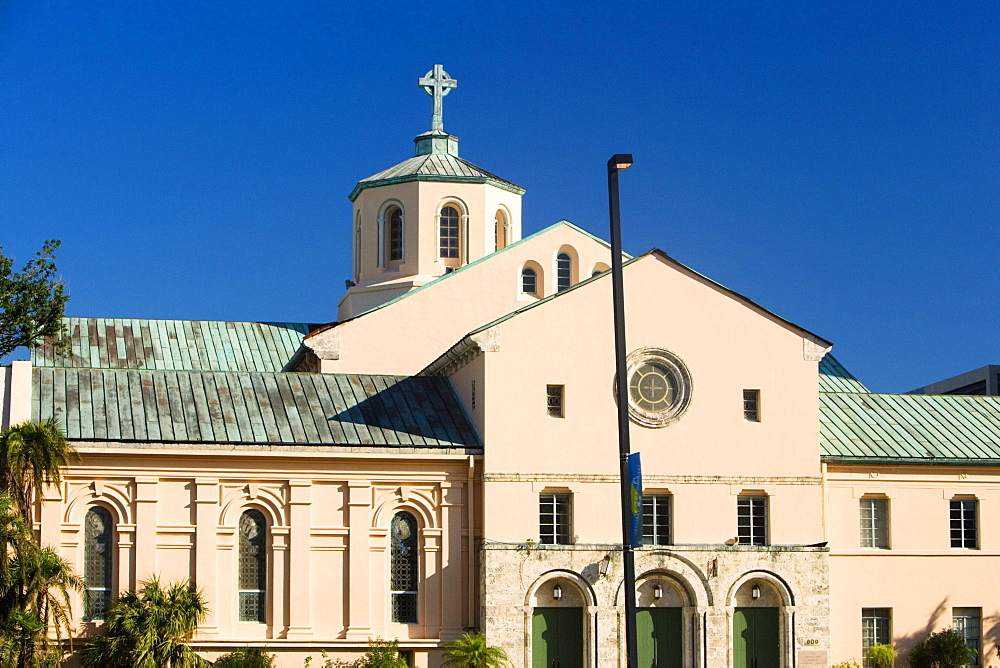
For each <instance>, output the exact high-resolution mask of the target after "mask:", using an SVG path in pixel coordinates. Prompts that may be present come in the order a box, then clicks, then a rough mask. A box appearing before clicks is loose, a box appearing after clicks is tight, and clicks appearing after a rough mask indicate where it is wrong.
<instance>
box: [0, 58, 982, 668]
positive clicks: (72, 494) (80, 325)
mask: <svg viewBox="0 0 1000 668" xmlns="http://www.w3.org/2000/svg"><path fill="white" fill-rule="evenodd" d="M421 85H422V86H424V87H425V88H426V89H427V90H428V92H429V93H431V94H432V98H433V101H434V115H433V116H432V129H431V131H430V132H428V133H425V134H422V135H420V136H418V137H417V138H416V139H415V140H414V141H415V147H416V150H415V155H414V156H413V157H411V158H408V159H407V160H404V161H403V162H401V163H399V164H397V165H395V166H394V167H390V168H389V169H386V170H384V171H382V172H380V173H378V174H376V175H374V176H371V177H369V178H366V179H362V180H361V181H359V182H358V184H357V185H356V186H355V188H354V190H353V191H352V192H351V194H350V201H351V203H352V210H351V218H350V220H351V224H350V227H349V228H347V227H346V226H345V234H347V233H348V231H347V230H348V229H349V234H350V238H351V243H352V248H353V267H352V273H351V277H352V278H351V280H350V281H349V285H348V286H347V289H346V291H345V293H344V295H343V297H342V298H341V299H340V302H339V306H338V313H337V320H336V321H335V322H330V323H327V324H300V323H249V322H225V323H220V322H204V321H164V320H129V319H104V318H67V319H66V323H67V328H68V331H69V334H70V339H71V343H72V351H71V353H70V354H69V355H67V356H59V355H57V354H56V353H55V351H54V350H53V348H52V347H51V346H47V345H43V346H40V347H38V348H37V349H35V350H33V351H32V359H31V361H30V362H15V363H13V364H12V365H11V366H10V367H7V368H5V369H3V374H0V407H2V413H0V420H2V426H6V425H7V424H14V423H17V422H20V421H24V420H28V419H32V420H44V419H49V418H55V419H57V420H58V421H59V422H60V423H61V424H62V425H63V427H64V429H65V431H66V433H67V435H68V437H69V438H70V439H71V441H72V443H73V445H74V446H75V447H76V449H77V450H78V451H79V452H80V455H81V458H80V461H79V462H77V463H75V464H73V465H72V466H71V467H70V469H69V471H68V472H67V474H66V476H65V480H64V483H63V485H62V486H61V487H60V488H58V489H50V490H48V491H47V492H46V494H45V496H44V497H43V498H41V499H40V500H39V503H38V505H37V509H36V523H35V528H36V531H37V533H38V536H39V537H40V539H41V540H42V542H44V543H46V544H51V545H54V546H56V547H58V548H59V550H60V551H61V552H62V553H63V554H64V555H65V556H66V557H67V558H69V559H70V560H71V561H72V562H73V563H74V564H75V565H76V566H77V569H78V570H79V571H80V572H81V573H82V574H84V575H85V577H86V580H87V587H88V589H89V590H90V592H91V602H90V604H89V605H88V606H87V607H86V608H85V607H84V606H83V602H82V600H77V601H76V602H75V605H74V611H75V613H76V620H77V621H76V624H77V626H76V628H77V630H78V634H79V636H81V638H83V637H85V636H88V635H92V634H95V633H100V632H101V617H102V614H103V612H104V610H105V609H106V606H107V604H108V603H109V602H110V601H111V600H112V599H113V598H114V596H115V595H116V594H117V593H119V592H122V591H124V590H127V589H129V588H134V587H136V586H137V584H138V583H140V582H141V581H143V580H144V579H147V578H148V577H150V576H152V575H154V574H156V575H159V576H160V577H161V579H163V580H178V579H181V580H187V579H190V580H191V581H193V582H195V583H196V584H197V586H198V587H200V588H201V589H202V590H203V591H204V593H205V596H206V598H207V599H208V602H209V606H210V608H211V612H210V614H209V617H208V620H207V621H206V623H205V625H204V626H203V627H201V628H199V630H198V632H197V634H196V636H195V638H194V641H193V643H192V644H193V646H194V647H195V648H196V649H198V650H199V651H200V652H202V653H203V654H204V655H205V656H206V657H209V658H211V657H215V656H218V655H220V654H222V653H225V652H227V651H231V650H233V649H235V648H239V647H244V646H247V645H250V646H258V647H267V649H268V650H269V651H270V652H273V653H275V654H277V655H278V657H279V661H280V665H282V666H300V665H302V663H303V661H304V659H305V657H307V656H312V657H314V658H318V657H319V653H320V652H321V651H325V652H327V653H328V654H329V655H330V656H331V657H333V658H339V659H343V660H352V659H354V658H357V657H358V656H360V655H361V654H362V653H363V652H364V650H365V648H366V646H367V641H368V639H369V638H374V637H381V638H386V639H393V638H395V639H398V640H399V645H400V648H401V649H402V650H403V651H404V653H405V655H406V656H407V657H408V658H409V660H410V662H411V665H415V666H426V667H430V666H438V665H440V663H441V661H442V651H441V647H442V645H443V643H445V642H447V641H449V640H452V639H455V638H457V637H459V636H460V635H461V634H462V633H463V632H464V631H467V630H481V631H484V632H485V633H486V635H487V638H488V640H489V641H490V642H491V643H492V644H498V645H500V646H502V647H503V648H504V649H506V650H507V652H508V653H509V655H510V657H511V659H512V661H513V663H514V665H515V666H523V667H526V668H527V667H529V666H530V667H532V668H542V667H544V668H552V667H553V666H558V667H559V668H574V667H577V666H579V667H581V668H582V667H584V666H587V667H602V668H603V667H605V666H608V667H610V666H623V665H624V655H623V650H622V647H623V640H622V639H623V636H624V617H623V615H624V606H623V594H622V585H623V577H622V548H621V526H620V518H621V514H620V506H619V496H618V484H619V482H618V449H617V423H616V405H615V399H614V387H615V359H614V342H613V328H612V324H611V303H612V299H611V276H610V272H609V266H610V263H611V250H610V247H609V245H608V244H607V243H606V242H605V241H603V240H601V239H600V238H598V237H595V236H593V235H592V234H590V233H588V232H586V231H584V230H582V229H580V228H578V227H576V226H574V225H572V224H571V223H568V222H565V221H563V222H560V223H556V224H554V225H552V226H550V227H548V228H545V229H543V230H541V231H539V232H537V233H535V234H532V235H530V236H526V237H524V236H522V223H521V196H522V195H523V194H524V189H523V188H521V187H520V186H517V185H515V184H514V183H512V182H510V181H507V180H505V179H503V178H501V177H499V176H496V175H494V174H492V173H490V172H487V171H485V170H483V169H481V168H479V167H477V166H476V165H474V164H472V163H470V162H468V161H467V160H465V159H464V158H461V157H459V151H458V144H459V142H458V138H457V137H454V136H453V135H450V134H447V133H445V132H444V128H443V122H442V114H441V104H442V98H443V97H444V94H445V93H446V92H447V91H448V90H450V89H452V88H454V87H455V85H456V82H455V81H454V80H452V79H450V78H449V77H448V75H447V74H446V73H445V72H444V71H443V70H442V69H441V68H440V66H435V68H434V69H433V70H432V71H431V72H428V74H427V76H426V77H424V78H422V79H421ZM624 261H625V265H624V282H625V294H626V298H627V302H626V304H627V307H628V311H627V320H626V326H627V331H626V337H627V345H628V350H629V363H630V365H629V377H628V379H627V382H628V383H629V390H630V391H629V396H630V400H629V403H630V405H629V409H630V416H631V418H632V420H633V424H632V426H631V439H632V449H633V451H638V452H640V453H641V455H642V460H643V485H644V489H643V518H644V532H645V541H644V542H645V545H644V546H643V547H641V548H638V549H637V550H636V552H635V562H636V574H637V579H636V596H637V601H638V607H639V610H638V615H637V617H638V629H639V635H640V665H642V666H653V665H657V666H671V667H677V668H715V667H717V666H724V667H733V668H751V667H752V668H768V667H775V668H798V667H803V668H806V667H809V666H832V665H834V664H836V663H838V662H843V661H847V660H849V659H852V658H853V659H860V658H861V657H862V653H863V648H864V647H865V646H867V645H870V644H872V643H874V642H891V643H893V644H895V645H896V647H897V649H899V650H900V651H901V653H903V654H905V652H906V651H907V649H908V648H909V647H912V646H913V644H915V643H916V642H918V641H919V640H921V639H922V638H923V637H924V636H925V635H926V634H927V633H928V632H930V631H932V630H937V629H941V628H947V627H957V628H960V629H961V630H962V632H963V634H964V635H965V637H966V640H967V642H968V643H969V644H970V646H974V647H975V649H977V651H978V652H979V655H978V659H977V661H978V663H977V664H976V665H979V666H998V665H1000V660H998V657H997V646H998V643H1000V624H998V618H997V615H998V610H1000V605H998V604H997V603H996V599H997V595H996V594H997V593H998V592H1000V531H998V532H993V531H992V527H994V526H997V525H998V520H1000V398H998V397H965V396H947V397H945V396H934V395H883V394H874V393H870V392H868V390H867V389H866V388H865V387H864V386H863V385H862V383H860V382H859V381H858V380H857V379H855V378H854V377H853V376H851V374H850V373H849V372H847V371H846V370H845V369H844V368H843V367H842V366H841V365H840V364H839V363H838V362H837V361H836V360H835V359H834V358H833V357H832V356H831V355H830V350H831V347H832V345H833V344H832V343H831V342H829V341H827V340H825V339H824V338H822V337H821V336H820V335H818V334H815V333H812V332H810V331H808V330H806V329H804V328H802V327H800V326H798V325H796V324H793V323H791V322H788V321H787V320H784V319H783V318H781V317H779V316H778V315H776V314H774V313H772V312H770V311H768V310H767V309H766V308H765V307H763V306H761V305H758V304H756V303H754V302H753V301H751V300H750V299H748V298H747V297H745V296H742V295H740V294H738V293H737V292H734V291H733V290H730V289H728V288H726V287H723V286H721V285H719V284H717V283H715V282H713V281H712V280H711V279H709V278H706V277H705V276H703V275H701V274H699V273H697V272H696V271H695V270H693V269H691V268H689V267H687V266H685V265H683V264H681V263H680V262H678V261H677V260H675V259H673V258H672V257H670V256H669V255H668V254H666V253H664V252H662V251H660V250H655V249H654V250H651V251H650V252H648V253H645V254H642V255H639V256H635V257H631V256H628V257H625V258H624ZM319 315H321V316H322V315H323V314H319ZM845 317H849V314H845ZM899 665H903V663H902V660H901V662H900V664H899Z"/></svg>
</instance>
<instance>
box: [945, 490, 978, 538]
mask: <svg viewBox="0 0 1000 668" xmlns="http://www.w3.org/2000/svg"><path fill="white" fill-rule="evenodd" d="M949 512H950V524H951V546H952V547H964V548H968V549H971V550H976V549H979V518H978V514H979V502H978V501H977V500H976V499H952V500H951V501H950V502H949Z"/></svg>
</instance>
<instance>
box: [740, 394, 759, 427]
mask: <svg viewBox="0 0 1000 668" xmlns="http://www.w3.org/2000/svg"><path fill="white" fill-rule="evenodd" d="M743 419H744V420H746V421H747V422H760V390H743Z"/></svg>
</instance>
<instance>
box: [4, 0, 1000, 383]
mask: <svg viewBox="0 0 1000 668" xmlns="http://www.w3.org/2000/svg"><path fill="white" fill-rule="evenodd" d="M434 63H442V64H444V66H445V69H446V70H447V71H448V72H449V73H450V74H451V75H452V76H453V77H455V78H456V79H458V81H459V88H458V90H456V91H454V92H453V93H452V94H451V95H449V96H448V97H447V98H446V100H445V129H446V130H448V131H449V132H452V133H453V134H456V135H458V136H460V137H461V138H462V145H461V150H462V156H463V157H465V158H467V159H469V160H471V161H472V162H474V163H476V164H477V165H479V166H481V167H483V168H485V169H487V170H490V171H492V172H495V173H497V174H499V175H501V176H502V177H504V178H507V179H509V180H511V181H514V182H515V183H518V184H519V185H522V186H524V187H525V188H527V190H528V192H527V194H526V195H525V198H524V221H525V222H524V228H525V234H528V233H531V232H534V231H537V230H539V229H541V228H543V227H546V226H547V225H550V224H551V223H554V222H556V221H558V220H560V219H564V218H565V219H568V220H571V221H573V222H574V223H576V224H578V225H580V226H582V227H584V228H586V229H588V230H590V231H591V232H594V233H595V234H598V235H599V236H603V237H606V236H607V195H606V181H605V172H604V164H605V162H606V161H607V159H608V157H609V156H610V155H612V154H614V153H618V152H631V153H633V154H634V155H635V160H636V164H635V166H634V167H633V168H632V169H631V170H630V171H628V172H627V173H626V174H624V175H623V176H622V211H623V221H624V243H625V247H626V249H627V250H629V251H631V252H633V253H639V252H644V251H646V250H649V249H650V248H653V247H657V248H661V249H663V250H665V251H666V252H667V253H669V254H671V255H672V256H674V257H676V258H677V259H679V260H680V261H682V262H684V263H686V264H688V265H690V266H691V267H693V268H695V269H696V270H698V271H700V272H702V273H703V274H706V275H708V276H709V277H711V278H713V279H715V280H717V281H719V282H720V283H722V284H724V285H726V286H728V287H730V288H732V289H734V290H736V291H738V292H740V293H742V294H745V295H747V296H748V297H750V298H752V299H754V300H755V301H757V302H758V303H760V304H762V305H763V306H765V307H767V308H769V309H771V310H773V311H775V312H776V313H778V314H779V315H782V316H784V317H786V318H788V319H789V320H792V321H793V322H795V323H797V324H799V325H801V326H803V327H805V328H807V329H809V330H811V331H813V332H816V333H817V334H819V335H821V336H823V337H825V338H827V339H830V340H831V341H834V342H835V343H836V346H835V348H834V352H835V354H836V355H837V356H838V358H839V359H841V361H842V362H843V363H844V364H845V365H846V366H847V367H848V368H849V369H851V370H852V371H853V372H854V373H855V374H856V375H858V376H859V377H860V378H861V379H862V380H863V381H866V382H867V383H868V384H869V386H870V387H872V388H873V389H875V390H877V391H905V390H908V389H911V388H913V387H915V386H919V385H923V384H925V383H929V382H932V381H935V380H939V379H941V378H944V377H946V376H950V375H953V374H956V373H959V372H963V371H967V370H969V369H972V368H974V367H978V366H982V365H984V364H989V363H995V364H1000V338H998V335H997V334H998V331H1000V315H998V314H1000V310H998V308H997V305H998V297H1000V281H998V273H1000V272H998V263H997V256H998V249H1000V231H998V229H1000V226H998V224H997V223H998V212H1000V186H998V184H1000V164H998V155H1000V153H998V149H1000V111H998V110H1000V69H998V68H1000V2H996V1H995V0H982V1H977V2H963V1H958V2H947V3H943V2H942V3H930V2H925V3H912V2H871V1H870V0H868V1H865V2H843V3H832V2H830V3H810V2H802V1H801V0H799V1H795V2H792V1H789V2H770V1H767V0H757V1H733V0H725V1H721V0H720V1H718V2H700V1H696V0H678V1H676V2H649V3H646V2H625V3H618V2H606V3H587V2H565V3H551V2H550V3H546V2H537V1H535V2H524V3H521V2H493V3H479V2H467V1H465V2H456V3H443V2H442V3H417V2H408V3H400V2H377V3H375V2H372V3H366V2H360V3H341V2H329V1H323V2H308V1H296V2H291V1H288V2H252V3H251V2H185V1H176V2H174V1H172V2H162V3H161V2H116V1H112V0H102V1H101V2H86V3H81V2H26V1H16V0H0V244H2V245H3V247H4V250H5V251H6V252H7V253H8V254H14V255H16V256H17V258H18V261H19V262H21V261H24V260H27V259H28V258H29V257H30V255H31V253H32V252H33V251H34V250H37V248H38V247H39V246H40V245H41V243H42V241H43V240H44V239H47V238H53V237H54V238H59V239H62V241H63V247H62V249H61V251H60V254H59V258H58V264H59V267H60V270H61V271H62V273H63V275H64V278H65V280H66V282H67V284H68V285H69V289H70V292H71V294H72V298H71V300H70V302H69V305H68V310H67V312H68V314H69V315H75V316H101V317H134V318H182V319H183V318H188V319H217V320H271V321H296V322H300V321H301V322H326V321H330V320H333V319H335V317H336V304H337V300H338V298H339V296H340V294H341V292H342V290H343V284H344V279H345V278H347V277H348V276H349V273H350V258H351V255H350V231H349V225H350V203H349V202H348V200H347V194H348V193H349V192H350V191H351V188H352V187H353V186H354V184H355V183H356V182H357V180H358V179H361V178H363V177H366V176H368V175H370V174H373V173H375V172H377V171H380V170H382V169H384V168H386V167H389V166H391V165H393V164H395V163H397V162H400V161H401V160H403V159H405V158H407V157H409V156H410V155H411V154H412V142H411V140H412V138H413V137H414V136H415V135H416V134H418V133H420V132H423V131H425V130H427V129H428V128H429V123H430V98H428V97H427V96H426V95H425V94H424V92H423V91H421V90H420V89H419V88H417V85H416V79H417V78H418V77H420V76H421V75H423V74H424V73H425V72H426V71H427V70H429V69H430V67H431V66H432V65H433V64H434ZM695 317H697V314H692V318H695ZM609 326H610V325H609Z"/></svg>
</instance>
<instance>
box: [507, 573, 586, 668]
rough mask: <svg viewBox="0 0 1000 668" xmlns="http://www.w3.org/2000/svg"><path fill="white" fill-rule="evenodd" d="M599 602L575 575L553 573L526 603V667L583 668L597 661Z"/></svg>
mask: <svg viewBox="0 0 1000 668" xmlns="http://www.w3.org/2000/svg"><path fill="white" fill-rule="evenodd" d="M595 617H596V600H595V597H594V593H593V590H592V589H591V587H590V585H589V584H588V583H587V582H586V580H584V579H583V578H581V577H580V576H579V575H578V574H577V573H574V572H572V571H561V570H557V571H549V572H548V573H545V574H544V575H542V576H541V577H540V578H539V579H538V580H537V581H536V582H535V583H533V584H532V586H531V587H530V588H529V591H528V595H527V597H526V600H525V661H524V665H525V666H531V667H532V668H551V666H553V665H556V666H559V668H583V667H584V666H590V665H593V661H594V652H593V645H594V631H593V629H594V621H595Z"/></svg>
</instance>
